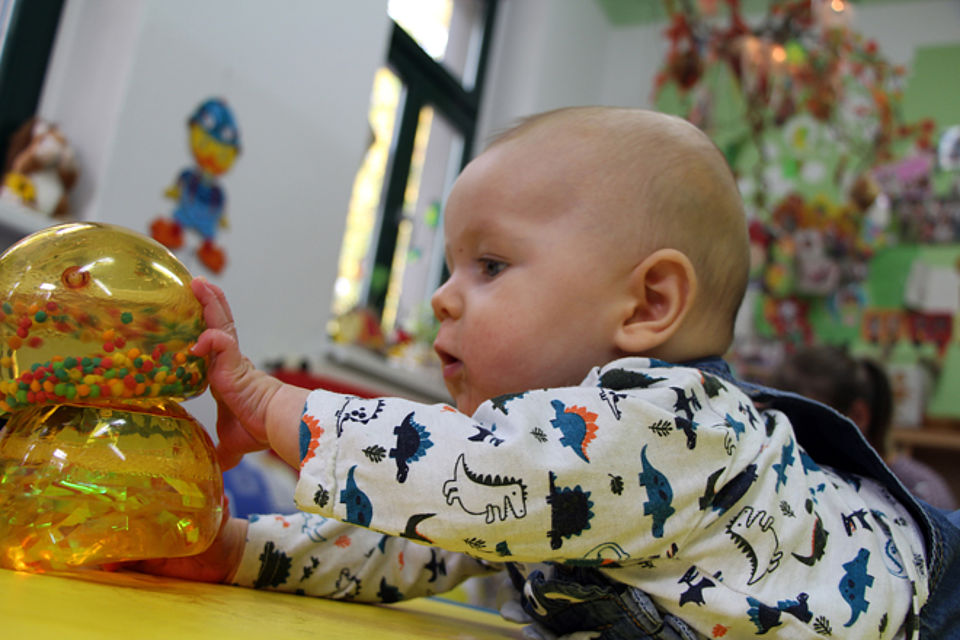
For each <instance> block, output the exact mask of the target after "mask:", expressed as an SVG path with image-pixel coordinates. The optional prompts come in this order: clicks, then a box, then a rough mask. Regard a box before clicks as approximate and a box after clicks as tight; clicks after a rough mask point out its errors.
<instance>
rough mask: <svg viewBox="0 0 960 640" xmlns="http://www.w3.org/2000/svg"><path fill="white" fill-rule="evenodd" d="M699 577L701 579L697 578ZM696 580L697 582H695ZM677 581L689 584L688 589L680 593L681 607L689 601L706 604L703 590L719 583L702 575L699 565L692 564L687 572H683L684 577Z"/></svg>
mask: <svg viewBox="0 0 960 640" xmlns="http://www.w3.org/2000/svg"><path fill="white" fill-rule="evenodd" d="M698 578H699V580H697V579H698ZM694 580H696V581H697V582H696V583H694ZM677 582H678V583H680V584H686V585H687V590H686V591H684V592H683V593H681V594H680V606H681V607H682V606H683V605H685V604H687V603H688V602H692V603H694V604H697V605H704V604H706V603H707V601H706V600H704V599H703V590H704V589H709V588H710V587H715V586H717V583H716V582H714V581H713V580H711V579H710V578H707V577H705V576H702V575H700V572H699V571H698V570H697V567H696V566H692V565H691V566H690V568H689V569H687V571H686V573H684V574H683V577H681V578H680V579H679V580H677Z"/></svg>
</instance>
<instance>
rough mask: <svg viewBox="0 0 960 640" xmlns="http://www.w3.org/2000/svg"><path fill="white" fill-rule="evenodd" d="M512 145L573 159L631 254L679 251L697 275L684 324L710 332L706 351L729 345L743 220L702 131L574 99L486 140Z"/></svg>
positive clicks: (743, 279) (744, 244) (741, 263)
mask: <svg viewBox="0 0 960 640" xmlns="http://www.w3.org/2000/svg"><path fill="white" fill-rule="evenodd" d="M514 144H516V145H520V144H523V145H529V144H535V145H539V146H540V148H542V149H543V150H544V156H545V157H549V158H551V159H558V160H559V161H561V162H570V163H575V164H576V166H577V171H576V174H577V176H578V179H579V180H581V181H582V184H580V185H579V189H580V193H581V195H582V197H583V199H584V200H585V201H588V202H589V203H590V206H589V212H590V213H589V215H590V216H592V217H593V219H594V220H595V221H596V223H597V224H602V225H604V226H606V227H607V228H608V229H609V230H610V231H611V232H612V233H613V234H615V236H616V238H617V243H618V246H619V247H627V249H628V250H631V251H635V252H636V257H637V259H643V258H644V257H645V256H647V255H649V254H650V253H652V252H653V251H656V250H658V249H666V248H672V249H677V250H678V251H681V252H682V253H684V254H685V255H686V256H687V257H688V258H689V259H690V261H691V262H692V263H693V266H694V269H695V271H696V274H697V279H698V283H699V287H698V288H699V295H698V296H697V300H696V301H695V302H694V306H693V308H692V309H691V313H690V314H689V317H688V320H687V321H686V323H685V325H686V329H687V331H688V332H693V333H699V334H700V335H712V336H714V337H715V341H714V343H713V344H710V345H709V346H706V347H705V348H708V349H709V350H710V351H712V352H713V353H718V354H719V353H722V352H723V351H725V350H726V348H727V347H728V346H729V344H730V341H731V339H732V335H733V322H734V318H735V316H736V312H737V309H738V308H739V306H740V302H741V300H742V298H743V294H744V291H745V289H746V285H747V278H748V271H749V244H748V237H747V224H746V216H745V213H744V209H743V203H742V200H741V198H740V194H739V191H738V189H737V185H736V182H735V180H734V177H733V174H732V173H731V171H730V168H729V166H728V165H727V163H726V160H725V159H724V157H723V154H722V153H720V151H719V150H718V149H717V147H716V145H714V144H713V142H712V141H711V140H710V139H709V138H708V137H707V136H706V135H705V134H704V133H703V132H702V131H700V130H699V129H697V128H696V127H695V126H693V125H692V124H690V123H689V122H687V121H685V120H683V119H681V118H677V117H674V116H669V115H666V114H662V113H657V112H653V111H645V110H641V109H625V108H611V107H573V108H566V109H559V110H556V111H550V112H546V113H543V114H539V115H536V116H533V117H531V118H528V119H526V120H524V121H522V122H521V123H520V124H519V125H517V126H515V127H513V128H512V129H510V130H508V131H507V132H505V133H504V134H502V135H500V136H499V137H498V138H496V139H495V140H494V142H493V143H492V144H491V145H490V147H489V148H490V149H493V148H495V147H497V146H499V145H514ZM567 174H568V175H569V172H568V173H567Z"/></svg>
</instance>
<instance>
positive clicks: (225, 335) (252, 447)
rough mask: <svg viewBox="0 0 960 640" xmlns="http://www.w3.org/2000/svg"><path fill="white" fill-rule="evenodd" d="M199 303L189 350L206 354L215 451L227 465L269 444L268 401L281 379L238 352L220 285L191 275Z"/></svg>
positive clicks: (230, 314)
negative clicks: (197, 328)
mask: <svg viewBox="0 0 960 640" xmlns="http://www.w3.org/2000/svg"><path fill="white" fill-rule="evenodd" d="M190 286H191V288H192V289H193V293H194V295H195V296H196V297H197V300H199V301H200V304H201V305H203V317H204V320H206V323H207V330H206V331H204V332H203V333H202V334H200V337H199V338H198V339H197V344H196V345H195V346H194V347H193V353H194V354H196V355H198V356H206V355H209V356H211V361H210V368H209V369H208V370H207V379H208V380H209V382H210V389H211V391H212V393H213V397H214V398H215V399H216V401H217V435H218V437H219V440H220V441H219V444H218V445H217V453H218V456H219V458H220V463H221V465H222V466H223V468H224V469H230V468H232V467H234V466H236V464H237V463H238V462H239V461H240V458H241V457H243V455H244V454H245V453H249V452H251V451H260V450H262V449H266V448H268V447H269V446H270V443H269V440H268V437H267V428H266V423H267V407H268V405H269V404H270V400H271V398H272V397H273V395H274V394H275V393H276V392H277V390H278V389H279V388H280V387H281V386H283V384H282V383H281V382H280V381H279V380H277V379H276V378H273V377H271V376H269V375H267V374H266V373H264V372H262V371H258V370H257V368H256V367H254V365H253V363H252V362H250V360H249V359H247V358H246V357H244V355H243V354H242V353H240V346H239V344H238V342H237V330H236V327H235V326H234V323H233V314H232V312H231V311H230V305H229V304H227V300H226V297H225V296H224V295H223V291H222V290H221V289H220V287H218V286H216V285H214V284H211V283H210V282H207V280H206V279H205V278H202V277H199V278H195V279H194V280H193V282H191V283H190Z"/></svg>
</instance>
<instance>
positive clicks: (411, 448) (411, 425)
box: [389, 412, 433, 482]
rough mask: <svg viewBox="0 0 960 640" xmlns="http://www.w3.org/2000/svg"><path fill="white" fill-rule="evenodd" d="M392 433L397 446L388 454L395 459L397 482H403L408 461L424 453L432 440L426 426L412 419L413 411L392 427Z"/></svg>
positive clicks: (413, 460)
mask: <svg viewBox="0 0 960 640" xmlns="http://www.w3.org/2000/svg"><path fill="white" fill-rule="evenodd" d="M393 435H395V436H397V446H396V448H395V449H390V453H389V456H390V457H391V458H393V459H395V460H396V461H397V482H405V481H406V480H407V473H408V472H409V471H410V466H409V464H408V463H410V462H416V461H417V460H419V459H420V458H422V457H423V456H424V455H426V453H427V449H429V448H430V447H432V446H433V441H431V440H430V432H429V431H427V428H426V427H425V426H423V425H422V424H420V423H419V422H417V421H416V420H414V419H413V412H411V413H410V414H409V415H408V416H407V417H406V418H404V419H403V422H402V423H400V424H399V425H398V426H396V427H394V428H393Z"/></svg>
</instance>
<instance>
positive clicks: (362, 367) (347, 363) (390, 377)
mask: <svg viewBox="0 0 960 640" xmlns="http://www.w3.org/2000/svg"><path fill="white" fill-rule="evenodd" d="M326 355H327V358H328V359H329V360H330V361H331V362H334V363H336V364H338V365H340V366H342V367H346V368H349V369H353V370H355V371H359V372H361V373H365V374H368V375H370V376H372V377H374V378H379V379H381V380H383V381H385V382H388V383H390V384H392V385H394V386H396V387H399V388H401V389H409V390H410V391H413V392H415V393H417V394H419V395H421V396H424V397H425V398H429V399H431V400H434V401H436V402H450V394H449V393H447V388H446V387H445V386H444V384H443V379H442V378H441V376H440V375H439V372H437V371H434V370H432V369H427V368H424V369H417V370H414V369H412V368H409V367H405V366H403V365H401V364H396V363H393V362H390V361H389V360H387V359H386V358H384V357H383V356H380V355H378V354H376V353H374V352H372V351H369V350H367V349H363V348H361V347H355V346H349V345H342V344H330V345H328V346H327V353H326Z"/></svg>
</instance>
